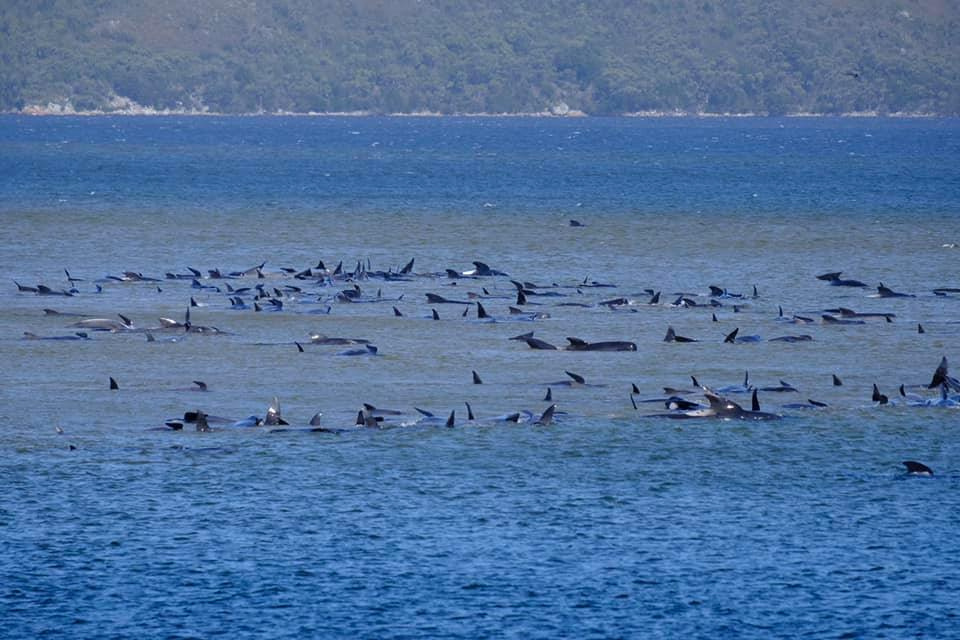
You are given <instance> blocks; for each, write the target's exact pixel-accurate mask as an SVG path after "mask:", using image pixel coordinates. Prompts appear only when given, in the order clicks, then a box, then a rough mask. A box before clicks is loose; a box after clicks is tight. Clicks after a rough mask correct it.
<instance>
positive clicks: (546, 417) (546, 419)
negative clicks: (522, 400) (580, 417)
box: [534, 404, 557, 427]
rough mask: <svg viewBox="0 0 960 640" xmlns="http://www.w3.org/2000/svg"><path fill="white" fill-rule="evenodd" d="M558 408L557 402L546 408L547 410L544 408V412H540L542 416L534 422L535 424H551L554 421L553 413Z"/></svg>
mask: <svg viewBox="0 0 960 640" xmlns="http://www.w3.org/2000/svg"><path fill="white" fill-rule="evenodd" d="M556 410H557V405H555V404H552V405H550V406H549V407H547V408H546V410H544V412H543V413H541V414H540V417H539V418H537V421H536V422H534V424H537V425H540V426H543V427H545V426H547V425H549V424H551V423H552V422H553V413H554V411H556Z"/></svg>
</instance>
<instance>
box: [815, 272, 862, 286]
mask: <svg viewBox="0 0 960 640" xmlns="http://www.w3.org/2000/svg"><path fill="white" fill-rule="evenodd" d="M842 273H843V272H842V271H831V272H830V273H822V274H820V275H819V276H816V278H817V280H825V281H826V282H827V284H829V285H831V286H833V287H866V286H867V285H866V283H864V282H860V281H859V280H850V279H842V278H841V277H840V275H841V274H842Z"/></svg>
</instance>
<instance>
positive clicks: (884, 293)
mask: <svg viewBox="0 0 960 640" xmlns="http://www.w3.org/2000/svg"><path fill="white" fill-rule="evenodd" d="M875 295H876V297H878V298H916V297H917V296H915V295H913V294H912V293H900V292H899V291H894V290H893V289H891V288H890V287H887V286H884V284H883V283H882V282H881V283H880V286H878V287H877V293H876V294H875Z"/></svg>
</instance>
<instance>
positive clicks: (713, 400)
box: [651, 389, 781, 420]
mask: <svg viewBox="0 0 960 640" xmlns="http://www.w3.org/2000/svg"><path fill="white" fill-rule="evenodd" d="M703 395H704V397H706V399H707V401H708V402H709V403H710V405H709V406H708V407H705V408H698V409H692V410H688V411H681V412H675V413H658V414H654V415H653V416H651V417H660V418H668V419H672V420H695V419H705V418H706V419H716V420H779V419H780V418H781V416H779V415H777V414H775V413H769V412H766V411H760V410H759V402H757V400H756V395H755V393H754V397H753V406H755V407H758V408H756V409H744V408H743V407H741V406H740V405H739V404H737V403H736V402H734V401H733V400H730V399H728V398H725V397H723V396H721V395H719V394H717V393H715V392H714V391H711V390H710V389H704V392H703Z"/></svg>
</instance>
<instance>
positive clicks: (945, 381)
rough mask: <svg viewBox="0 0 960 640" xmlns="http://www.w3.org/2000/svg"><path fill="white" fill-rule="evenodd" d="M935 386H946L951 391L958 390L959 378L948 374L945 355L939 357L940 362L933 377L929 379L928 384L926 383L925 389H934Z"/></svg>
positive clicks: (959, 386)
mask: <svg viewBox="0 0 960 640" xmlns="http://www.w3.org/2000/svg"><path fill="white" fill-rule="evenodd" d="M937 387H947V388H948V389H952V390H953V391H960V380H957V379H956V378H953V377H951V376H950V375H949V366H948V364H947V356H943V358H941V359H940V364H939V365H937V368H936V370H935V371H934V372H933V377H932V378H931V379H930V384H928V385H927V389H936V388H937Z"/></svg>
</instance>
